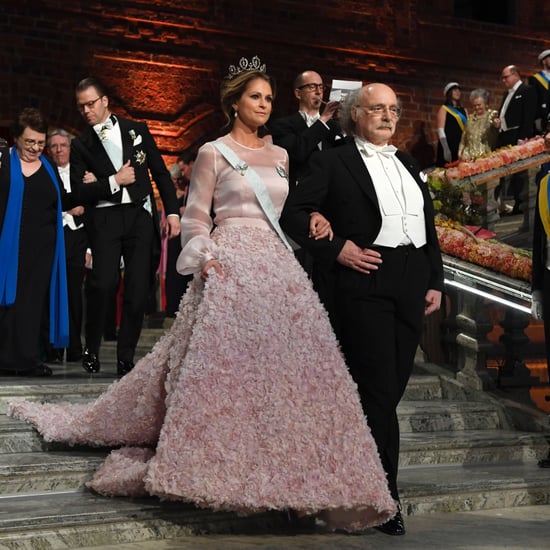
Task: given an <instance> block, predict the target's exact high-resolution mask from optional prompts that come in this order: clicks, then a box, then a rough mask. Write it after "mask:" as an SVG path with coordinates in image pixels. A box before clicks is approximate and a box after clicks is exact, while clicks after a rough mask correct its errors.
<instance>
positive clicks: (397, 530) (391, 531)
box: [375, 510, 405, 536]
mask: <svg viewBox="0 0 550 550" xmlns="http://www.w3.org/2000/svg"><path fill="white" fill-rule="evenodd" d="M375 529H376V530H378V531H380V532H381V533H385V534H386V535H394V536H398V535H404V534H405V522H404V521H403V516H402V515H401V512H400V511H399V510H398V511H397V514H395V516H393V518H391V519H390V520H388V521H386V523H383V524H382V525H377V526H376V527H375Z"/></svg>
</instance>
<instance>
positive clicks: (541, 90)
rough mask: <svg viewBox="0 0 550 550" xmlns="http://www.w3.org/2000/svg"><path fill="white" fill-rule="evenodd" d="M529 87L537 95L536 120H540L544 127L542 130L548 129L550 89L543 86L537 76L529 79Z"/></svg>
mask: <svg viewBox="0 0 550 550" xmlns="http://www.w3.org/2000/svg"><path fill="white" fill-rule="evenodd" d="M543 78H544V77H543ZM529 85H530V86H532V87H533V88H534V89H535V92H536V94H537V112H536V114H535V119H537V120H538V119H540V121H541V124H542V125H543V126H542V128H543V129H544V128H545V127H546V126H545V123H546V118H547V116H548V113H549V111H550V87H546V86H544V85H543V84H541V82H540V80H538V79H537V78H535V75H532V76H530V77H529Z"/></svg>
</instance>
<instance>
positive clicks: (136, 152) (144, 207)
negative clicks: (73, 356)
mask: <svg viewBox="0 0 550 550" xmlns="http://www.w3.org/2000/svg"><path fill="white" fill-rule="evenodd" d="M76 105H77V108H78V110H79V111H80V112H81V113H82V116H83V117H84V118H85V120H86V122H87V123H88V127H87V128H86V129H85V130H84V132H82V134H81V135H80V136H79V137H77V138H75V139H74V140H73V142H72V144H71V156H70V162H71V185H72V188H73V192H75V193H77V196H78V197H79V202H82V203H83V204H86V205H89V207H87V208H86V212H85V215H84V223H85V225H86V229H87V232H88V237H89V240H90V248H91V250H92V257H93V269H92V272H91V277H90V281H89V285H87V313H86V327H85V335H86V347H85V350H84V356H83V359H82V366H83V367H84V369H85V370H86V371H88V372H91V373H93V372H98V371H99V369H100V363H99V348H100V344H101V337H102V335H103V331H104V325H105V317H106V312H107V309H108V303H109V299H112V296H113V291H114V289H115V287H116V285H117V284H118V281H119V268H120V258H121V257H122V258H123V260H124V296H123V309H122V316H121V321H120V328H119V334H118V341H117V373H118V374H119V375H124V374H126V373H127V372H129V371H130V370H131V369H132V368H133V366H134V352H135V348H136V345H137V342H138V340H139V335H140V333H141V327H142V323H143V317H144V314H145V309H146V306H147V301H148V297H149V296H150V293H151V291H152V283H153V281H154V273H155V271H156V268H157V266H158V261H159V257H160V228H159V222H158V213H157V211H156V207H155V202H154V197H153V188H152V185H151V179H150V177H149V173H150V174H151V175H152V177H153V179H154V181H155V184H156V187H157V189H158V191H159V193H160V196H161V199H162V203H163V206H164V210H165V212H166V215H167V227H166V231H167V235H168V237H170V238H173V237H176V236H177V235H179V231H180V223H179V210H178V203H177V200H176V193H175V189H174V186H173V184H172V180H171V178H170V173H169V172H168V170H167V169H166V166H165V164H164V161H163V160H162V157H161V155H160V152H159V150H158V149H157V146H156V145H155V142H154V140H153V137H152V136H151V133H150V132H149V129H148V127H147V125H146V124H145V123H143V122H136V121H132V120H127V119H124V118H122V117H115V116H114V115H113V114H111V111H110V109H109V97H108V95H107V91H106V89H105V87H104V86H103V84H102V83H101V82H100V81H98V80H97V79H95V78H85V79H84V80H82V81H81V82H80V83H79V84H78V85H77V87H76Z"/></svg>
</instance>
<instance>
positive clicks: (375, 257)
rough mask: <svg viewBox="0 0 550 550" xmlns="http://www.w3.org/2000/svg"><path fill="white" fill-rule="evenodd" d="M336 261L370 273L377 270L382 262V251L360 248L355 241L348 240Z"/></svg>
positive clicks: (367, 273)
mask: <svg viewBox="0 0 550 550" xmlns="http://www.w3.org/2000/svg"><path fill="white" fill-rule="evenodd" d="M336 261H337V262H339V263H341V264H342V265H345V266H346V267H349V268H351V269H355V270H356V271H360V272H361V273H365V274H366V275H369V274H370V272H371V271H376V270H377V269H378V266H379V265H380V264H381V263H382V258H381V256H380V253H379V252H377V251H376V250H370V249H369V248H359V247H358V246H357V245H356V244H355V243H354V242H352V241H346V243H345V244H344V247H343V248H342V250H340V254H338V257H337V258H336Z"/></svg>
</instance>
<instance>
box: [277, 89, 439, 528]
mask: <svg viewBox="0 0 550 550" xmlns="http://www.w3.org/2000/svg"><path fill="white" fill-rule="evenodd" d="M400 113H401V108H400V105H399V102H398V100H397V97H396V94H395V92H394V91H393V90H392V89H391V88H390V87H388V86H386V85H385V84H378V83H375V84H369V85H367V86H364V87H363V88H361V89H360V90H357V91H354V92H352V93H351V94H349V96H348V97H347V99H346V102H345V104H344V106H343V107H342V111H341V115H340V123H341V125H342V128H343V130H344V131H345V132H346V134H347V135H348V137H347V138H346V141H345V143H344V144H342V145H341V146H340V147H335V148H333V149H331V150H328V151H322V152H319V153H316V154H315V155H314V156H313V157H312V159H311V163H310V168H311V171H310V173H309V174H308V175H307V176H306V177H305V178H304V179H303V180H302V181H301V182H300V185H298V186H297V187H296V188H295V189H294V191H293V192H292V193H291V194H290V196H289V198H288V200H287V202H286V204H285V208H284V211H283V215H282V217H281V225H282V227H283V229H284V230H285V231H286V232H287V233H288V234H289V235H290V236H291V237H292V238H293V239H294V240H295V241H297V242H298V244H300V245H301V246H303V247H304V248H306V249H307V250H308V251H310V252H311V253H312V254H313V255H314V256H316V257H318V258H323V259H325V260H328V261H331V262H332V272H333V278H334V285H333V287H332V289H331V292H332V294H333V296H332V299H327V300H324V301H325V303H326V304H327V303H328V304H330V306H329V307H330V309H331V310H329V313H330V314H331V321H332V323H333V326H334V329H335V332H336V335H337V336H338V339H339V341H340V344H341V346H342V351H343V353H344V356H345V359H346V363H347V365H348V367H349V369H350V373H351V375H352V377H353V378H354V380H355V382H356V383H357V386H358V390H359V395H360V398H361V403H362V405H363V409H364V411H365V414H366V417H367V421H368V424H369V426H370V428H371V431H372V435H373V437H374V439H375V441H376V443H377V446H378V451H379V453H380V458H381V460H382V465H383V467H384V469H385V471H386V473H387V475H388V484H389V489H390V491H391V493H392V496H393V497H394V498H395V500H396V501H399V493H398V489H397V469H398V461H399V425H398V421H397V413H396V409H397V405H398V403H399V401H400V399H401V397H402V395H403V393H404V391H405V387H406V385H407V382H408V380H409V377H410V375H411V372H412V368H413V363H414V357H415V353H416V349H417V347H418V343H419V340H420V335H421V331H422V325H423V318H424V316H425V315H429V314H430V313H432V312H433V311H436V310H437V309H438V308H439V306H440V302H441V291H442V288H443V265H442V260H441V254H440V251H439V246H438V241H437V236H436V232H435V226H434V211H433V206H432V201H431V198H430V195H429V192H428V188H427V185H426V183H425V182H424V181H423V179H422V178H421V176H420V171H419V169H418V166H417V164H416V161H415V160H414V159H413V158H412V157H411V156H410V155H408V154H405V153H402V152H400V151H397V150H396V148H395V147H393V146H392V145H390V144H389V142H390V140H391V138H392V136H393V134H394V132H395V129H396V125H397V122H398V120H399V117H400ZM314 211H319V212H321V214H323V215H324V216H325V217H326V218H327V219H328V220H329V221H330V223H331V225H332V229H333V232H334V238H333V239H332V240H329V239H328V238H325V239H320V240H315V239H310V238H309V237H308V224H309V214H310V212H314ZM379 529H380V530H381V531H383V532H384V533H388V534H391V535H402V534H404V533H405V527H404V523H403V518H402V516H401V514H400V512H398V514H397V515H396V516H395V517H394V518H393V519H391V520H390V521H389V522H387V523H386V524H384V525H382V526H380V527H379Z"/></svg>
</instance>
